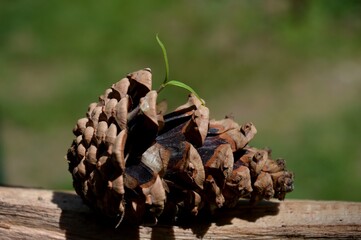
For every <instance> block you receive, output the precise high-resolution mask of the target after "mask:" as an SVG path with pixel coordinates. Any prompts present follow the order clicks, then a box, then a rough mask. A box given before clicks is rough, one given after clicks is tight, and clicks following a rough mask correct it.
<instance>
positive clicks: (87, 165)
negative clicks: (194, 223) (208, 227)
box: [67, 68, 294, 226]
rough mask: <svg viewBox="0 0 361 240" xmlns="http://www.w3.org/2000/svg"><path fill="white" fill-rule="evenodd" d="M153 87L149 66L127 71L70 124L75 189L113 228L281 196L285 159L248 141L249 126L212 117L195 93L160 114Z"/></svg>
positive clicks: (286, 187)
mask: <svg viewBox="0 0 361 240" xmlns="http://www.w3.org/2000/svg"><path fill="white" fill-rule="evenodd" d="M151 89H152V74H151V70H150V69H149V68H146V69H142V70H139V71H136V72H133V73H130V74H128V75H127V77H125V78H123V79H121V80H120V81H118V82H117V83H115V84H113V85H112V86H111V88H108V89H106V90H105V92H104V94H103V95H101V96H100V97H99V100H98V102H96V103H91V104H90V105H89V107H88V111H87V112H86V116H85V117H84V118H81V119H79V120H78V121H77V123H76V125H75V127H74V129H73V133H74V135H75V139H74V140H73V142H72V144H71V146H70V148H69V149H68V153H67V160H68V163H69V172H70V173H71V175H72V178H73V186H74V189H75V191H76V193H77V194H78V195H79V196H80V197H81V198H82V199H83V201H84V203H86V204H87V205H88V206H89V207H90V208H92V209H94V210H95V211H97V212H99V213H100V214H102V215H104V216H106V217H108V218H110V219H111V220H113V221H114V225H115V226H118V225H119V224H123V223H131V224H148V225H153V224H156V223H157V222H158V219H175V218H176V217H177V216H178V215H179V214H181V213H182V214H183V213H186V214H188V215H194V216H195V215H197V214H199V212H200V211H211V212H212V211H214V210H215V209H218V208H222V207H227V208H230V207H235V206H236V205H237V203H238V201H239V199H240V198H248V199H250V201H251V202H253V203H256V202H258V201H260V200H262V199H267V200H268V199H270V198H278V199H279V200H283V199H284V198H285V195H286V193H288V192H291V191H292V190H293V178H294V176H293V173H292V172H289V171H287V170H286V167H285V161H284V160H282V159H278V160H273V159H271V156H270V150H265V149H256V148H254V147H250V146H249V142H250V141H251V140H252V138H253V137H254V135H255V134H256V133H257V130H256V128H255V126H254V125H253V124H252V123H245V124H243V125H241V126H240V125H238V124H237V123H236V122H234V120H233V119H231V118H225V119H222V120H210V119H209V112H210V111H209V109H208V108H207V107H206V106H204V105H203V104H202V102H200V100H198V98H196V97H195V96H194V95H193V94H190V95H189V98H188V101H187V103H185V104H184V105H181V106H179V107H178V108H176V109H175V110H174V111H172V112H170V113H168V114H164V112H165V110H164V109H161V108H162V107H160V106H161V105H164V104H163V103H162V102H161V103H160V104H159V105H157V92H156V91H153V90H151Z"/></svg>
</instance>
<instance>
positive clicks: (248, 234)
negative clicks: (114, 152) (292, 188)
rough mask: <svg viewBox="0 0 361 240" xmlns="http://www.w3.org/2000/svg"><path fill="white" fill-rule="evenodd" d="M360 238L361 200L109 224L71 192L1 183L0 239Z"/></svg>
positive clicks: (268, 205)
mask: <svg viewBox="0 0 361 240" xmlns="http://www.w3.org/2000/svg"><path fill="white" fill-rule="evenodd" d="M196 237H198V238H203V239H240V238H247V239H273V238H278V239H279V238H281V239H282V238H331V239H335V238H337V239H340V238H361V203H356V202H337V201H307V200H286V201H284V202H278V201H269V202H266V201H265V202H261V203H259V204H258V205H256V206H253V207H251V206H249V205H248V204H247V203H246V202H240V204H239V205H238V206H237V208H235V209H229V210H227V209H225V210H221V211H218V212H216V213H215V215H214V216H212V217H208V218H206V219H204V218H203V219H202V218H198V219H190V220H189V221H187V223H184V224H183V225H181V226H169V225H157V226H155V227H146V226H140V227H132V226H121V227H119V228H118V229H114V228H112V227H111V226H110V225H107V223H106V222H104V221H102V220H101V218H97V217H96V214H95V213H93V212H92V211H90V210H89V209H88V208H87V207H86V206H85V205H83V203H82V201H81V199H80V198H79V197H78V196H77V195H76V194H74V193H73V192H59V191H51V190H40V189H26V188H10V187H0V239H194V238H196Z"/></svg>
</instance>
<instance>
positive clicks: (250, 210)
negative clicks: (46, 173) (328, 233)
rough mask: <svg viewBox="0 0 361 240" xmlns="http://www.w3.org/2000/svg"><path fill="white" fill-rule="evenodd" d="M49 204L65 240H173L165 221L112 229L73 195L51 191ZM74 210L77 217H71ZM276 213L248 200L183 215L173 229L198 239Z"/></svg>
mask: <svg viewBox="0 0 361 240" xmlns="http://www.w3.org/2000/svg"><path fill="white" fill-rule="evenodd" d="M52 202H53V203H55V204H56V205H57V206H58V207H59V208H60V209H61V215H60V220H59V225H60V228H61V229H62V230H64V231H65V235H66V239H83V238H85V237H86V238H88V239H89V238H91V239H100V238H106V239H119V238H121V239H140V238H142V236H141V235H142V233H144V232H149V233H151V236H150V239H154V240H155V239H175V233H174V226H173V225H169V224H166V223H165V222H160V223H159V224H158V225H156V226H154V227H144V226H140V227H138V226H129V225H120V226H119V227H118V228H117V229H115V228H114V227H113V226H114V224H113V223H111V222H109V221H108V220H107V219H105V218H104V217H102V216H99V215H97V214H96V213H95V212H93V211H91V210H89V209H88V207H87V206H85V205H84V204H83V203H82V201H81V199H80V197H79V196H77V195H74V194H73V193H67V192H54V193H53V197H52ZM74 211H76V212H77V214H74ZM278 212H279V203H277V202H266V201H263V202H260V203H259V204H258V205H256V206H250V205H249V203H248V201H241V202H240V203H239V204H238V206H237V207H236V208H233V209H219V210H217V211H215V213H214V214H213V215H210V214H207V213H203V214H200V215H199V216H197V217H192V216H183V217H181V219H179V221H177V224H176V226H177V227H179V228H181V229H184V230H189V229H190V230H191V231H192V233H193V234H194V237H198V238H202V237H204V236H205V235H206V233H207V231H208V229H209V228H210V226H211V225H212V224H215V225H216V226H224V225H231V224H232V219H234V218H238V219H242V220H246V221H248V222H255V221H256V220H257V219H259V218H262V217H264V216H272V215H277V214H278ZM140 230H142V231H140ZM144 230H146V231H144ZM141 232H142V233H141Z"/></svg>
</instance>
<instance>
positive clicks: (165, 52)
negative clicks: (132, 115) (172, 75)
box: [156, 34, 205, 105]
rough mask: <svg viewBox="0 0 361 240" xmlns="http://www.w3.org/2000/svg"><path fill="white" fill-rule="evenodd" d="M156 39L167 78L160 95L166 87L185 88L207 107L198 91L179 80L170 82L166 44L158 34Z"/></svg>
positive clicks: (159, 90) (161, 86)
mask: <svg viewBox="0 0 361 240" xmlns="http://www.w3.org/2000/svg"><path fill="white" fill-rule="evenodd" d="M156 39H157V42H158V44H159V46H160V47H161V49H162V52H163V58H164V64H165V77H164V81H163V83H162V85H160V88H159V89H158V93H160V92H161V91H162V90H163V89H164V88H165V87H166V86H176V87H180V88H184V89H186V90H188V91H189V92H191V93H193V94H194V95H195V96H196V97H197V98H198V99H199V100H200V101H201V102H202V104H203V105H205V102H204V100H203V99H202V98H200V96H199V95H198V94H197V93H196V91H194V89H193V88H191V87H190V86H188V85H187V84H185V83H183V82H180V81H177V80H169V62H168V55H167V50H166V48H165V46H164V44H163V43H162V41H161V40H160V39H159V36H158V34H157V36H156Z"/></svg>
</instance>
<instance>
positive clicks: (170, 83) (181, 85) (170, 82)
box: [164, 80, 205, 105]
mask: <svg viewBox="0 0 361 240" xmlns="http://www.w3.org/2000/svg"><path fill="white" fill-rule="evenodd" d="M167 85H171V86H176V87H180V88H184V89H186V90H188V91H190V92H191V93H193V94H194V95H195V96H196V97H197V98H198V99H199V101H201V102H202V104H203V105H205V102H204V101H203V99H202V98H200V97H199V95H198V94H197V93H196V91H194V89H193V88H191V87H190V86H188V85H187V84H185V83H182V82H179V81H176V80H171V81H169V82H166V83H165V84H164V87H165V86H167Z"/></svg>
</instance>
